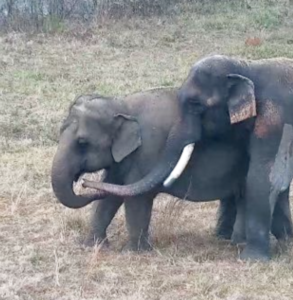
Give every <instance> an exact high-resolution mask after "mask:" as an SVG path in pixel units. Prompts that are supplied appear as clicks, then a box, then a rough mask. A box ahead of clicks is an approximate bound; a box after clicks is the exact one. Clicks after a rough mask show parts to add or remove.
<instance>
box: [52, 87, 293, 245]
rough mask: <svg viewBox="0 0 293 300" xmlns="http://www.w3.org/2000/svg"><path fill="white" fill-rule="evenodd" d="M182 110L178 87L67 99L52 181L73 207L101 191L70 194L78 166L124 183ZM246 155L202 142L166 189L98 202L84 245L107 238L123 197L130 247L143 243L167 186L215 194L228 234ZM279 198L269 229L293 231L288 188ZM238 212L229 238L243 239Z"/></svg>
mask: <svg viewBox="0 0 293 300" xmlns="http://www.w3.org/2000/svg"><path fill="white" fill-rule="evenodd" d="M179 112H180V109H179V106H178V101H177V99H176V90H167V89H159V90H151V91H146V92H142V93H137V94H133V95H130V96H128V97H126V99H125V100H122V99H105V98H103V97H100V96H98V95H87V96H81V97H79V98H77V99H76V100H75V102H74V103H73V104H72V106H71V108H70V110H69V114H68V117H67V119H66V120H65V122H64V124H63V126H62V128H61V134H60V141H59V146H58V150H57V152H56V155H55V157H54V161H53V166H52V186H53V190H54V192H55V194H56V196H57V198H58V199H59V201H60V202H61V203H63V204H64V205H66V206H68V207H72V208H79V207H83V206H85V205H87V204H88V203H90V202H92V201H93V200H94V199H100V198H103V197H105V194H103V193H98V194H96V195H94V196H81V195H75V194H74V192H73V190H72V185H73V182H74V180H77V179H78V178H79V177H80V176H81V175H82V174H83V173H86V172H94V171H98V170H102V169H106V175H105V178H104V182H108V183H113V184H130V183H133V182H136V181H138V180H139V179H141V178H143V177H144V176H145V175H146V174H148V173H149V172H150V170H151V169H152V168H153V167H154V166H155V165H156V164H157V162H158V161H159V159H160V155H161V152H162V151H163V149H164V147H165V143H166V139H167V137H168V135H169V133H170V129H171V127H172V125H173V120H174V119H176V118H178V114H179ZM247 166H248V157H247V155H246V154H245V153H244V152H243V150H242V147H241V145H240V144H239V145H238V144H233V143H231V142H230V141H225V142H223V141H222V142H219V141H212V140H208V141H207V142H205V143H200V144H199V145H198V147H197V149H196V151H195V153H194V155H193V156H192V158H191V161H190V163H189V165H188V167H187V169H186V171H185V172H184V174H183V175H182V176H181V178H179V180H178V181H177V182H176V183H175V184H174V185H173V186H172V188H170V189H168V190H163V189H162V188H161V187H157V188H154V189H153V190H152V191H151V192H148V193H145V194H143V195H140V196H136V197H128V198H125V199H123V198H121V197H118V196H114V195H109V196H107V197H106V198H105V199H103V200H101V201H99V202H98V204H97V206H96V209H95V213H94V215H93V221H92V229H91V233H90V235H89V237H88V238H87V241H86V243H87V244H93V243H94V242H100V241H102V240H105V239H106V230H107V227H108V225H109V224H110V222H111V220H112V219H113V217H114V216H115V214H116V212H117V210H118V208H119V207H120V206H121V205H122V203H124V204H125V211H126V220H127V228H128V231H129V243H128V244H127V248H128V249H132V250H145V249H149V248H150V245H149V241H148V227H149V222H150V218H151V212H152V205H153V199H154V197H155V196H156V195H157V194H158V193H160V192H165V193H168V194H171V195H174V196H176V197H179V198H181V199H185V200H190V201H195V202H197V201H209V200H215V199H221V205H220V210H219V219H218V224H217V235H218V236H221V237H224V238H230V237H231V234H232V231H233V225H234V222H235V217H236V206H235V203H237V205H238V207H241V206H243V201H241V197H240V195H241V189H242V185H243V182H244V178H245V175H246V172H247ZM279 198H280V201H278V204H277V208H276V210H275V215H274V218H273V219H274V222H273V224H272V232H273V234H274V235H275V236H276V237H277V238H278V239H283V238H285V237H287V236H288V235H289V236H290V235H291V234H292V224H291V216H290V209H289V202H288V190H287V191H285V192H284V193H283V194H282V195H281V196H280V197H279ZM243 222H244V216H243V215H241V214H238V215H237V220H236V222H235V226H234V233H233V240H234V242H241V241H243V240H244V239H245V233H244V230H243V228H244V224H243Z"/></svg>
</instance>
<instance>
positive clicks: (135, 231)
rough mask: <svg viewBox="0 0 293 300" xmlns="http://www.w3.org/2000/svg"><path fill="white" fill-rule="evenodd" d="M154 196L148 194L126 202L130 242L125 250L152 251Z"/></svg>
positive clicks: (128, 199)
mask: <svg viewBox="0 0 293 300" xmlns="http://www.w3.org/2000/svg"><path fill="white" fill-rule="evenodd" d="M153 199H154V195H151V194H147V195H143V196H136V197H131V198H127V199H125V201H124V205H125V213H126V223H127V230H128V233H129V241H128V243H127V244H126V246H125V247H124V248H123V250H124V251H125V250H130V251H148V250H151V249H152V246H151V243H150V241H149V224H150V220H151V215H152V208H153Z"/></svg>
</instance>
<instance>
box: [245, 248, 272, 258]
mask: <svg viewBox="0 0 293 300" xmlns="http://www.w3.org/2000/svg"><path fill="white" fill-rule="evenodd" d="M240 259H241V260H244V261H251V262H268V261H269V260H270V254H269V251H267V250H261V249H259V248H255V247H247V246H246V247H245V248H244V250H243V251H242V253H241V254H240Z"/></svg>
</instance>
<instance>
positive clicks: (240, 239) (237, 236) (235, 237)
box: [231, 231, 246, 245]
mask: <svg viewBox="0 0 293 300" xmlns="http://www.w3.org/2000/svg"><path fill="white" fill-rule="evenodd" d="M231 243H232V244H233V245H239V244H245V243H246V237H245V234H244V233H243V232H236V231H234V232H233V234H232V237H231Z"/></svg>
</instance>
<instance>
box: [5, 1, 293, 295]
mask: <svg viewBox="0 0 293 300" xmlns="http://www.w3.org/2000/svg"><path fill="white" fill-rule="evenodd" d="M24 4H25V6H24ZM292 12H293V10H292V4H290V2H289V1H285V0H281V1H272V0H271V1H270V0H261V1H253V0H251V1H248V0H246V1H244V0H241V1H236V0H235V1H228V0H226V1H225V0H222V1H220V0H218V1H215V0H214V1H211V0H210V1H208V0H206V1H191V0H190V1H187V0H186V1H183V2H182V1H180V3H179V1H172V0H169V1H167V0H166V1H163V0H162V1H159V0H157V1H156V0H147V1H142V0H140V1H139V0H124V1H122V0H117V1H73V0H72V1H69V0H68V1H54V0H43V1H41V0H26V1H17V0H15V1H12V0H6V1H0V24H1V27H0V29H1V31H2V33H1V35H0V174H1V175H0V176H1V181H0V266H1V267H0V299H9V300H11V299H37V300H43V299H46V300H47V299H62V300H63V299H74V300H75V299H138V300H139V299H205V300H207V299H229V300H246V299H249V300H251V299H278V300H280V299H292V290H293V278H292V268H293V252H292V250H291V248H290V247H289V248H283V247H281V245H278V244H277V243H276V242H275V241H274V240H273V241H272V242H273V253H274V259H273V261H272V262H271V263H269V264H248V263H243V262H239V261H238V251H239V249H237V248H236V247H232V246H230V244H229V243H227V242H222V241H218V240H217V239H216V238H215V237H214V236H213V230H214V227H215V219H216V208H217V202H211V203H186V202H183V201H178V200H176V199H173V198H171V197H166V196H164V195H161V196H160V197H159V198H160V199H158V200H157V201H156V203H155V208H154V214H153V219H152V227H151V232H152V237H153V242H154V251H153V252H152V253H148V254H141V255H137V254H125V253H124V254H123V253H120V252H119V250H120V249H121V248H122V246H123V245H124V243H125V241H126V238H127V234H126V230H125V222H124V211H123V209H122V210H121V211H120V212H119V214H118V216H117V218H116V219H115V222H114V223H113V224H112V225H111V227H110V230H109V238H110V242H111V249H110V251H108V252H106V253H105V252H101V251H100V249H99V248H95V249H83V248H82V247H81V246H80V245H79V243H78V240H79V239H80V238H82V237H84V236H85V233H86V231H87V230H88V220H89V212H90V208H85V209H82V210H79V211H73V210H70V209H66V208H65V207H62V206H61V205H60V204H59V203H57V201H56V199H55V197H54V196H53V194H52V191H51V187H50V167H51V162H52V157H53V154H54V152H55V150H56V146H57V141H58V131H59V126H60V123H61V120H62V119H63V118H64V116H65V114H66V111H67V108H68V106H69V104H70V102H71V101H72V99H73V98H74V97H75V95H77V94H81V93H90V92H95V91H96V92H97V91H98V92H99V93H102V94H105V95H117V94H119V95H121V94H126V93H131V92H134V91H137V90H141V89H147V88H150V87H154V86H164V85H166V86H167V85H180V83H181V82H182V81H183V79H184V78H185V77H186V75H187V72H188V70H189V68H190V66H191V65H192V64H193V63H194V62H195V61H196V60H197V59H198V58H199V57H201V56H203V55H206V54H210V53H224V54H228V55H234V56H240V57H245V58H248V59H256V58H267V57H275V56H287V57H293V48H292V47H293V45H292V44H293V30H292V24H293V14H292ZM77 188H79V187H77Z"/></svg>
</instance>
